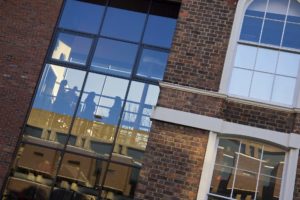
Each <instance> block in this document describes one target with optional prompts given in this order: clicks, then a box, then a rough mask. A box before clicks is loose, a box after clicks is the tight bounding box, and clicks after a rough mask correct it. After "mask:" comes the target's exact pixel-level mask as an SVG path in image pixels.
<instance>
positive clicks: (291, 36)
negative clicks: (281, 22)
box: [282, 23, 300, 49]
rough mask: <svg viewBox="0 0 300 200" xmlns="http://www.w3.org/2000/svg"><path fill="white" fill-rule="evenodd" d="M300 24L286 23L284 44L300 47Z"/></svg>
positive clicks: (285, 45)
mask: <svg viewBox="0 0 300 200" xmlns="http://www.w3.org/2000/svg"><path fill="white" fill-rule="evenodd" d="M299 35H300V24H292V23H286V27H285V33H284V38H283V43H282V46H284V47H289V48H295V49H300V41H299Z"/></svg>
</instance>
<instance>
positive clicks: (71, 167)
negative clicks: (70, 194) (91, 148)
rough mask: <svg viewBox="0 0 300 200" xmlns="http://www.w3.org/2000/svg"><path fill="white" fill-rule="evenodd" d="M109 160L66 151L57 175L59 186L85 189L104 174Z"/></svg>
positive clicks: (68, 188) (69, 188)
mask: <svg viewBox="0 0 300 200" xmlns="http://www.w3.org/2000/svg"><path fill="white" fill-rule="evenodd" d="M106 165H107V161H101V160H96V159H94V158H90V157H87V156H82V155H79V154H71V153H65V154H64V157H63V160H62V164H61V167H60V169H59V172H58V177H57V183H56V185H57V187H59V188H62V189H65V190H72V191H84V189H85V188H86V187H88V188H91V187H94V186H95V185H96V181H97V180H99V178H100V176H101V175H103V174H104V171H105V169H106V168H105V166H106Z"/></svg>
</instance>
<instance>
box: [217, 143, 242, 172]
mask: <svg viewBox="0 0 300 200" xmlns="http://www.w3.org/2000/svg"><path fill="white" fill-rule="evenodd" d="M239 146H240V141H237V140H233V139H222V138H221V139H220V140H219V146H218V151H217V157H216V164H219V165H225V166H228V167H235V165H236V159H237V155H238V152H239Z"/></svg>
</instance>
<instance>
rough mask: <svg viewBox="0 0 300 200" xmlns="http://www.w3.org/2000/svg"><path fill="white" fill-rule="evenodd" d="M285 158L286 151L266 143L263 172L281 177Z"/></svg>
mask: <svg viewBox="0 0 300 200" xmlns="http://www.w3.org/2000/svg"><path fill="white" fill-rule="evenodd" d="M284 159H285V151H283V150H281V149H279V148H276V147H273V146H270V145H264V154H263V161H262V166H261V174H263V175H269V176H275V177H277V178H281V177H282V173H283V165H284Z"/></svg>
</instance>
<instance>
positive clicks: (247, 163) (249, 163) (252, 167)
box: [237, 140, 262, 173]
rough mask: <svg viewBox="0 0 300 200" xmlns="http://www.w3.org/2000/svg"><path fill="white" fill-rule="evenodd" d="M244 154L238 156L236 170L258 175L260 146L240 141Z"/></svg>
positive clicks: (248, 141)
mask: <svg viewBox="0 0 300 200" xmlns="http://www.w3.org/2000/svg"><path fill="white" fill-rule="evenodd" d="M241 142H242V144H243V146H244V147H245V149H244V152H243V153H242V152H240V154H239V162H238V165H237V168H238V169H242V170H247V171H250V172H255V173H258V171H259V164H260V159H261V150H262V144H259V143H255V142H252V141H250V140H242V141H241Z"/></svg>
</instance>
